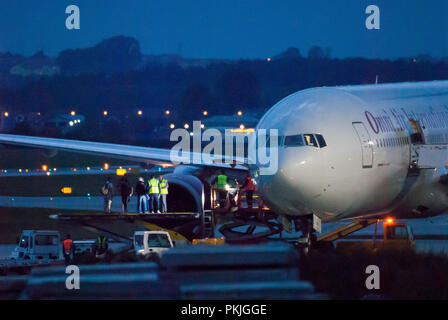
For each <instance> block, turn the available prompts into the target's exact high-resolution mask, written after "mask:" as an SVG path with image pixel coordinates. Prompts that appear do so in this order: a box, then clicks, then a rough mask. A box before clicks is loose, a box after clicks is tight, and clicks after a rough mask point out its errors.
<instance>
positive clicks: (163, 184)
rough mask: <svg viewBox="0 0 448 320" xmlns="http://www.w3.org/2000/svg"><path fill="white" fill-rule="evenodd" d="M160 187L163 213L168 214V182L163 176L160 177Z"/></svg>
mask: <svg viewBox="0 0 448 320" xmlns="http://www.w3.org/2000/svg"><path fill="white" fill-rule="evenodd" d="M159 186H160V202H161V203H160V206H161V209H162V213H166V212H167V211H168V210H167V203H166V197H167V196H168V188H169V185H168V180H167V179H165V178H164V177H163V176H162V175H160V176H159Z"/></svg>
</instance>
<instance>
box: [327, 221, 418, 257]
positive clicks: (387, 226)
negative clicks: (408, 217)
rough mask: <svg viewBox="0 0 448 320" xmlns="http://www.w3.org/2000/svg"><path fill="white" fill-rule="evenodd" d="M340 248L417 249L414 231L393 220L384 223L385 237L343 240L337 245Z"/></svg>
mask: <svg viewBox="0 0 448 320" xmlns="http://www.w3.org/2000/svg"><path fill="white" fill-rule="evenodd" d="M336 246H337V247H338V248H342V249H349V248H354V247H360V246H363V247H367V248H368V249H374V250H377V249H384V248H394V249H415V240H414V235H413V233H412V229H411V228H410V227H409V226H408V225H406V224H405V223H400V222H396V221H395V220H394V219H392V218H387V219H385V220H384V221H383V235H382V238H381V237H380V236H376V230H375V235H374V236H373V239H372V240H366V241H349V240H341V241H338V242H337V243H336Z"/></svg>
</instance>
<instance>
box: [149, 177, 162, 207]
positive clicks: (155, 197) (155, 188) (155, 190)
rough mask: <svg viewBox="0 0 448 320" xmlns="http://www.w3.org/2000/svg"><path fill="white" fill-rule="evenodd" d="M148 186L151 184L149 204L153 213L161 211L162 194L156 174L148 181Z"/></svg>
mask: <svg viewBox="0 0 448 320" xmlns="http://www.w3.org/2000/svg"><path fill="white" fill-rule="evenodd" d="M148 186H149V206H150V208H151V213H154V212H157V213H160V210H159V194H160V186H159V180H157V179H156V177H155V176H152V178H151V180H149V181H148Z"/></svg>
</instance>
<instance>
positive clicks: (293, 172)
mask: <svg viewBox="0 0 448 320" xmlns="http://www.w3.org/2000/svg"><path fill="white" fill-rule="evenodd" d="M314 152H315V150H312V149H311V150H303V149H302V150H300V149H298V148H286V149H283V150H281V151H280V152H279V159H278V168H279V169H278V170H277V172H276V173H275V174H272V175H259V176H258V178H257V184H258V192H259V194H260V195H261V197H262V198H263V199H264V200H265V202H266V203H267V205H268V206H269V207H270V208H271V209H272V210H274V211H276V212H279V213H283V214H289V215H300V214H308V213H312V211H313V209H312V204H313V199H315V198H318V197H319V195H320V194H321V189H322V187H321V185H320V184H321V182H319V177H318V175H319V171H321V169H322V168H320V167H321V165H320V162H319V160H318V158H317V157H316V156H315V153H314Z"/></svg>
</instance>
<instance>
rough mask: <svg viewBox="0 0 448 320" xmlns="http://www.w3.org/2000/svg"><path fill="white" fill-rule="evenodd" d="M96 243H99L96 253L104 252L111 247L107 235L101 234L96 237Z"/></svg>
mask: <svg viewBox="0 0 448 320" xmlns="http://www.w3.org/2000/svg"><path fill="white" fill-rule="evenodd" d="M96 245H97V249H96V253H97V254H103V253H105V252H106V251H107V249H108V248H109V243H108V239H107V237H106V236H105V235H99V236H98V237H97V238H96Z"/></svg>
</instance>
